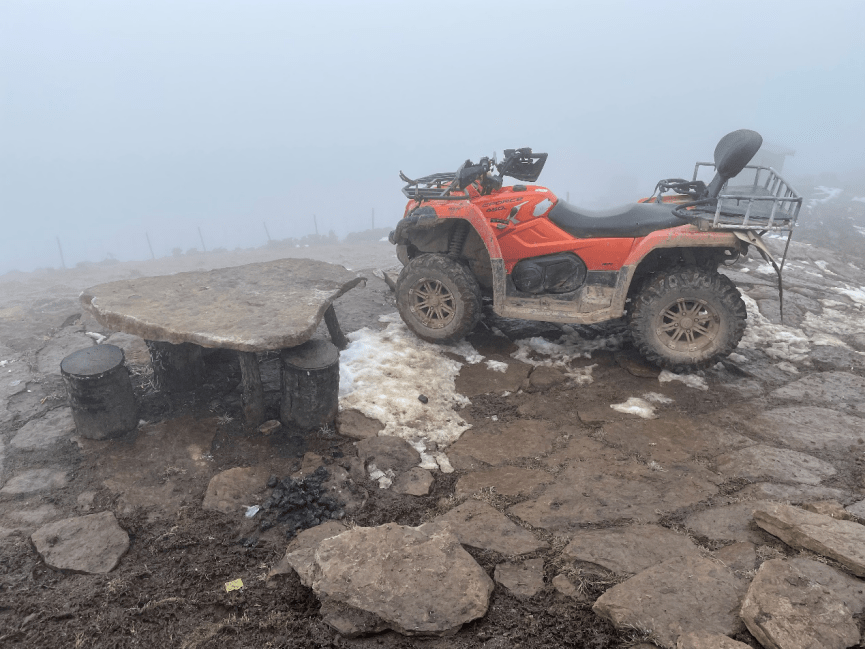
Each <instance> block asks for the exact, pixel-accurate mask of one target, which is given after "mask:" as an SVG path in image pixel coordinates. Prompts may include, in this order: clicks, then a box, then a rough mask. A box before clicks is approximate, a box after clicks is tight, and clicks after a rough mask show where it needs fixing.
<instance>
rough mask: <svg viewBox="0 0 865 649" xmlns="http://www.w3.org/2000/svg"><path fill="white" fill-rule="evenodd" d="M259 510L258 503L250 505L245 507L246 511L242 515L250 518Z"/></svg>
mask: <svg viewBox="0 0 865 649" xmlns="http://www.w3.org/2000/svg"><path fill="white" fill-rule="evenodd" d="M260 510H261V507H259V506H258V505H252V506H251V507H247V508H246V513H245V514H244V516H246V517H247V518H252V517H253V516H255V515H256V514H257V513H258V512H259V511H260Z"/></svg>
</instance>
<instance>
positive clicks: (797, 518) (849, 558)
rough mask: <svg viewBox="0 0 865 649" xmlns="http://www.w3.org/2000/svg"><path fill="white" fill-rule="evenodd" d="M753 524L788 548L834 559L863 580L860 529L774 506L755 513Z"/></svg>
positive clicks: (864, 534) (864, 536)
mask: <svg viewBox="0 0 865 649" xmlns="http://www.w3.org/2000/svg"><path fill="white" fill-rule="evenodd" d="M754 522H756V523H757V525H759V526H760V527H762V528H763V529H764V530H766V531H767V532H769V534H772V535H774V536H777V537H778V538H779V539H781V540H782V541H784V543H786V544H787V545H789V546H791V547H794V548H804V549H806V550H811V552H816V553H817V554H820V555H823V556H824V557H829V558H830V559H834V560H835V561H837V562H838V563H840V564H842V565H843V566H845V567H846V568H847V569H848V570H850V572H852V573H853V574H855V575H858V576H860V577H865V526H863V525H859V524H858V523H854V522H852V521H839V520H837V519H834V518H832V517H830V516H826V515H824V514H814V513H812V512H806V511H805V510H804V509H799V508H798V507H792V506H791V505H780V504H775V503H773V504H770V505H766V506H764V507H763V508H761V509H758V510H756V511H755V512H754Z"/></svg>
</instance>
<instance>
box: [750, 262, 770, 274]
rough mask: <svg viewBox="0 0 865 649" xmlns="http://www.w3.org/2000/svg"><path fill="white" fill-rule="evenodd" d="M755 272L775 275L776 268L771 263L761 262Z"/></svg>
mask: <svg viewBox="0 0 865 649" xmlns="http://www.w3.org/2000/svg"><path fill="white" fill-rule="evenodd" d="M754 272H755V273H760V274H761V275H774V274H775V269H774V268H773V267H772V265H771V264H760V265H759V266H757V267H756V268H755V269H754Z"/></svg>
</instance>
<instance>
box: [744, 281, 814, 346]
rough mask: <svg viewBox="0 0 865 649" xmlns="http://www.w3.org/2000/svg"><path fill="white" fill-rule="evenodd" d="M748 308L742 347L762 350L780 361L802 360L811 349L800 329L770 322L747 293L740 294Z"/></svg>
mask: <svg viewBox="0 0 865 649" xmlns="http://www.w3.org/2000/svg"><path fill="white" fill-rule="evenodd" d="M742 299H743V300H744V301H745V308H746V309H747V310H748V323H747V325H746V326H745V335H744V336H742V340H741V342H740V343H739V347H742V348H743V349H754V350H757V351H762V352H764V353H765V354H766V355H768V356H769V357H770V358H774V359H776V360H781V361H793V362H796V361H803V360H805V359H806V358H807V357H808V353H809V352H810V351H811V345H810V344H809V342H808V337H807V336H806V335H805V332H803V331H802V330H801V329H796V328H794V327H787V326H785V325H776V324H772V323H771V322H770V321H769V320H768V318H766V317H765V316H764V315H763V314H762V313H760V309H759V307H758V306H757V303H756V302H755V301H754V300H753V299H752V298H751V297H750V296H748V295H746V294H744V293H743V294H742Z"/></svg>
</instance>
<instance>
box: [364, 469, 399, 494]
mask: <svg viewBox="0 0 865 649" xmlns="http://www.w3.org/2000/svg"><path fill="white" fill-rule="evenodd" d="M367 470H368V471H369V478H370V480H375V481H376V482H378V488H379V489H390V486H391V485H392V484H393V479H394V478H395V477H396V474H395V473H394V472H393V470H392V469H388V470H387V471H382V470H381V469H379V468H378V467H376V465H375V464H370V465H369V466H368V467H367Z"/></svg>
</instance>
